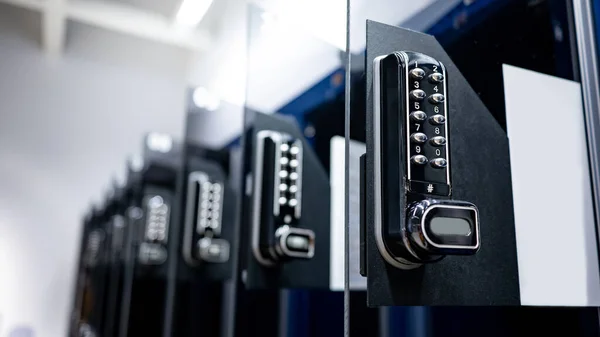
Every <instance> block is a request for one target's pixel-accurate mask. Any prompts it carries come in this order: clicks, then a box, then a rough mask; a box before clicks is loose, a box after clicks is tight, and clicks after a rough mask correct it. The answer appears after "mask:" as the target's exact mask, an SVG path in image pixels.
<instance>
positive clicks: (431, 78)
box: [429, 73, 444, 83]
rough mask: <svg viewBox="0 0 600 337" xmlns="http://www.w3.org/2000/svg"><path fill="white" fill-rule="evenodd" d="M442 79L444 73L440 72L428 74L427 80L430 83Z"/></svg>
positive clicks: (440, 81)
mask: <svg viewBox="0 0 600 337" xmlns="http://www.w3.org/2000/svg"><path fill="white" fill-rule="evenodd" d="M443 80H444V75H442V74H441V73H433V74H431V75H429V82H431V83H442V81H443Z"/></svg>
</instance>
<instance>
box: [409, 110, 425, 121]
mask: <svg viewBox="0 0 600 337" xmlns="http://www.w3.org/2000/svg"><path fill="white" fill-rule="evenodd" d="M410 118H412V119H413V120H415V121H424V120H425V119H426V118H427V114H426V113H424V112H423V111H413V112H411V113H410Z"/></svg>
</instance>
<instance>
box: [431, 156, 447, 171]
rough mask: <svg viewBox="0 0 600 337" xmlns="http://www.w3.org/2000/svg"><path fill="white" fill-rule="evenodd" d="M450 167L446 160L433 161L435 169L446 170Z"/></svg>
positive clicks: (432, 164) (436, 159) (437, 159)
mask: <svg viewBox="0 0 600 337" xmlns="http://www.w3.org/2000/svg"><path fill="white" fill-rule="evenodd" d="M446 165H448V162H447V161H446V159H444V158H435V159H432V160H431V166H432V167H434V168H440V169H441V168H444V167H446Z"/></svg>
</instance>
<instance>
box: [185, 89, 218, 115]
mask: <svg viewBox="0 0 600 337" xmlns="http://www.w3.org/2000/svg"><path fill="white" fill-rule="evenodd" d="M192 99H193V101H194V104H196V106H197V107H199V108H202V109H206V110H208V111H215V110H218V109H219V107H220V106H221V99H219V97H217V96H215V95H214V94H212V93H211V92H209V91H208V90H207V89H206V88H203V87H198V88H196V89H194V93H193V95H192Z"/></svg>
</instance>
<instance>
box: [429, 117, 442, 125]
mask: <svg viewBox="0 0 600 337" xmlns="http://www.w3.org/2000/svg"><path fill="white" fill-rule="evenodd" d="M429 122H430V123H431V124H433V125H441V124H444V123H445V122H446V117H444V115H433V116H431V117H429Z"/></svg>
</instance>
